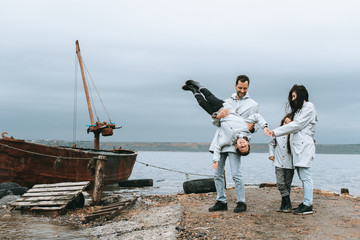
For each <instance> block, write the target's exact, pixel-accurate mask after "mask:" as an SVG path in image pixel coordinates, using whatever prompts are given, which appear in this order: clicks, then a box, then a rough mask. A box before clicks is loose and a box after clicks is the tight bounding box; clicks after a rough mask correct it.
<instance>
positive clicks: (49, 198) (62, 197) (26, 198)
mask: <svg viewBox="0 0 360 240" xmlns="http://www.w3.org/2000/svg"><path fill="white" fill-rule="evenodd" d="M72 198H74V196H72V195H65V196H50V197H21V198H18V199H17V200H16V201H17V202H22V201H26V202H35V201H56V200H71V199H72Z"/></svg>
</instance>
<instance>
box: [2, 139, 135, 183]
mask: <svg viewBox="0 0 360 240" xmlns="http://www.w3.org/2000/svg"><path fill="white" fill-rule="evenodd" d="M98 156H106V165H105V183H114V182H118V181H121V180H126V179H128V178H129V177H130V175H131V172H132V170H133V167H134V164H135V161H136V157H137V152H135V151H130V150H123V149H120V150H113V151H108V150H95V149H80V148H70V147H53V146H47V145H43V144H37V143H29V142H26V141H24V140H18V139H10V138H2V139H0V182H16V183H18V184H20V185H21V186H26V187H32V186H33V185H35V184H47V183H48V184H50V183H58V182H77V181H94V176H93V172H94V171H92V170H91V168H92V167H94V165H95V164H94V161H95V159H97V157H98Z"/></svg>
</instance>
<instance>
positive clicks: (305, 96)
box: [288, 84, 309, 114]
mask: <svg viewBox="0 0 360 240" xmlns="http://www.w3.org/2000/svg"><path fill="white" fill-rule="evenodd" d="M293 92H295V93H296V99H295V101H293V100H292V93H293ZM288 101H289V107H290V109H291V113H292V114H295V113H296V112H297V111H298V110H299V109H301V108H302V106H303V104H304V101H306V102H307V101H309V93H308V91H307V90H306V88H305V87H304V86H303V85H296V84H295V85H294V86H293V87H292V88H291V89H290V92H289V96H288Z"/></svg>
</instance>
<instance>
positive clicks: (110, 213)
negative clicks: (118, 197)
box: [82, 197, 137, 223]
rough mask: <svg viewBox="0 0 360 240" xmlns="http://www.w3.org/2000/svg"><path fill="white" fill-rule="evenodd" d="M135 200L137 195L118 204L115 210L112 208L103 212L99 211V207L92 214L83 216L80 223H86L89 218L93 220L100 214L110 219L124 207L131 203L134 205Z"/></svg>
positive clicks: (129, 205)
mask: <svg viewBox="0 0 360 240" xmlns="http://www.w3.org/2000/svg"><path fill="white" fill-rule="evenodd" d="M136 200H137V197H136V198H134V199H132V200H129V201H126V202H127V204H125V205H123V206H119V207H118V208H117V209H116V210H113V211H104V212H101V209H100V210H98V212H97V213H94V214H91V215H88V216H85V217H84V220H83V221H82V223H88V222H90V221H91V220H94V219H96V218H98V217H102V216H106V218H107V219H112V218H114V217H115V216H117V215H118V214H119V213H120V212H121V211H123V210H125V209H126V208H128V207H131V206H132V205H134V203H135V202H136Z"/></svg>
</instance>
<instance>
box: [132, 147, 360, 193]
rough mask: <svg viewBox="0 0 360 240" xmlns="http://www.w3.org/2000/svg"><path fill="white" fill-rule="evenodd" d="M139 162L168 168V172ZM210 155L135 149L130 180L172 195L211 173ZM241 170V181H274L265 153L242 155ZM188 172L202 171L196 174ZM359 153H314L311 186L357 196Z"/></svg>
mask: <svg viewBox="0 0 360 240" xmlns="http://www.w3.org/2000/svg"><path fill="white" fill-rule="evenodd" d="M140 162H142V163H148V164H150V165H154V166H158V167H161V168H167V169H172V170H176V171H180V172H186V173H189V175H188V176H186V174H185V173H178V172H175V171H168V170H163V169H159V168H156V167H152V166H146V165H144V164H141V163H140ZM211 164H212V158H211V154H210V153H208V152H139V155H138V158H137V162H136V164H135V166H134V170H133V173H132V175H131V178H130V179H140V178H151V179H153V180H154V187H151V188H144V189H141V190H140V189H139V190H134V191H140V192H139V193H145V194H176V193H179V192H182V191H183V188H182V184H183V182H184V181H186V180H187V179H189V180H192V179H198V178H209V177H212V175H213V169H212V167H211ZM241 164H242V173H243V176H244V179H245V184H260V183H264V182H276V180H275V173H274V167H273V166H272V162H271V161H270V160H268V154H266V153H251V154H250V155H248V156H246V157H242V163H241ZM225 171H226V178H227V184H228V185H232V186H233V185H234V182H233V180H232V178H231V172H230V168H229V164H228V163H226V167H225ZM191 173H196V174H202V175H204V176H196V175H192V174H191ZM359 173H360V155H348V154H317V155H316V158H315V160H314V161H313V166H312V176H313V182H314V188H318V189H321V190H325V191H334V192H337V193H339V192H340V190H341V188H348V189H349V192H350V194H352V195H355V196H360V174H359ZM293 185H296V186H301V182H300V181H299V177H298V175H297V174H295V175H294V180H293Z"/></svg>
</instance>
